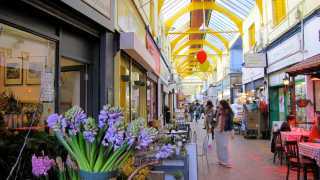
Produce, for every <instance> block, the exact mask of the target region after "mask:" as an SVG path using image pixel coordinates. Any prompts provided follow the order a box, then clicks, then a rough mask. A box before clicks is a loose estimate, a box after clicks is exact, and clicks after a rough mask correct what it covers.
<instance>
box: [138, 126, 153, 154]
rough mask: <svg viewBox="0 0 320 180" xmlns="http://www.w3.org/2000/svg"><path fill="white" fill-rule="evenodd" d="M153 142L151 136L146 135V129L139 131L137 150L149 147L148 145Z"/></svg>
mask: <svg viewBox="0 0 320 180" xmlns="http://www.w3.org/2000/svg"><path fill="white" fill-rule="evenodd" d="M152 142H153V138H152V136H151V135H150V134H149V133H148V131H147V130H146V129H143V130H141V131H140V134H139V137H138V145H137V147H136V148H137V149H144V148H146V147H148V146H149V144H150V143H152Z"/></svg>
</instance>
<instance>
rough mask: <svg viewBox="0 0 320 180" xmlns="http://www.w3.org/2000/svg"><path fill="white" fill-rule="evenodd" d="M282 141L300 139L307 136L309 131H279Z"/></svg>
mask: <svg viewBox="0 0 320 180" xmlns="http://www.w3.org/2000/svg"><path fill="white" fill-rule="evenodd" d="M280 133H281V140H282V143H283V144H284V142H286V141H298V142H299V141H300V139H301V137H302V136H309V135H310V131H281V132H280Z"/></svg>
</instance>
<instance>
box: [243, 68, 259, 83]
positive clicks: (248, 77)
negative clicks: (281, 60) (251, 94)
mask: <svg viewBox="0 0 320 180" xmlns="http://www.w3.org/2000/svg"><path fill="white" fill-rule="evenodd" d="M263 77H264V69H263V68H242V84H246V83H248V82H252V81H254V80H257V79H260V78H263Z"/></svg>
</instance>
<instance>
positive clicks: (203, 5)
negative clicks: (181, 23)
mask: <svg viewBox="0 0 320 180" xmlns="http://www.w3.org/2000/svg"><path fill="white" fill-rule="evenodd" d="M202 9H205V10H208V9H211V10H215V11H217V12H219V13H221V14H223V15H225V16H226V17H228V18H229V19H230V20H231V21H233V22H234V23H235V24H236V26H237V27H238V30H239V32H240V34H242V19H241V18H240V17H238V16H237V15H235V14H234V13H232V12H231V11H229V10H228V9H226V8H224V7H222V6H220V5H218V4H216V3H214V2H207V1H205V2H191V3H189V4H188V5H186V6H185V7H182V8H180V9H179V11H177V12H176V13H175V14H174V15H173V16H171V17H170V18H169V19H168V20H166V22H165V25H166V26H165V27H166V32H168V31H169V29H170V28H171V27H172V25H173V24H174V23H175V22H176V20H177V19H178V18H179V17H181V16H183V15H184V14H186V13H188V12H191V11H194V10H202Z"/></svg>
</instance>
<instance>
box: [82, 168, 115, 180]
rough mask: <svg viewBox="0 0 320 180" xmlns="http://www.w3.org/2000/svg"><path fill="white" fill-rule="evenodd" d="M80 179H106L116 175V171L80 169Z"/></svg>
mask: <svg viewBox="0 0 320 180" xmlns="http://www.w3.org/2000/svg"><path fill="white" fill-rule="evenodd" d="M79 175H80V180H107V179H111V178H113V177H116V172H114V171H112V172H87V171H82V170H80V173H79Z"/></svg>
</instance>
